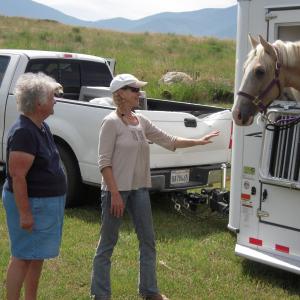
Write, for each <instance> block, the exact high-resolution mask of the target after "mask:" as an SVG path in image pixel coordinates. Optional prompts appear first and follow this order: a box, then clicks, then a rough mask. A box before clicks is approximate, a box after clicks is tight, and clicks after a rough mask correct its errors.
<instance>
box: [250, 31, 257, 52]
mask: <svg viewBox="0 0 300 300" xmlns="http://www.w3.org/2000/svg"><path fill="white" fill-rule="evenodd" d="M248 38H249V42H250V44H251V46H252V49H255V48H256V46H257V45H258V44H259V42H258V40H256V39H255V38H254V37H253V36H252V35H251V34H250V33H248Z"/></svg>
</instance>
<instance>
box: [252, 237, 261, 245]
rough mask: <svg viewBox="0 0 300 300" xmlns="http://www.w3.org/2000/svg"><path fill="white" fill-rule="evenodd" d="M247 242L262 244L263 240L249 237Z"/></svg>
mask: <svg viewBox="0 0 300 300" xmlns="http://www.w3.org/2000/svg"><path fill="white" fill-rule="evenodd" d="M249 243H250V244H253V245H256V246H262V244H263V241H262V240H259V239H255V238H249Z"/></svg>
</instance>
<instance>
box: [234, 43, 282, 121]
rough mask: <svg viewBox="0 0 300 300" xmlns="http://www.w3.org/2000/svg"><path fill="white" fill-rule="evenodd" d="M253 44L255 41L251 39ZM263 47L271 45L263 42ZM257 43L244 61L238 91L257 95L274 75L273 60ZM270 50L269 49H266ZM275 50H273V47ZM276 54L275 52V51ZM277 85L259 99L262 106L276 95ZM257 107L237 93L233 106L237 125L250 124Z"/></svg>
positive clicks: (257, 109)
mask: <svg viewBox="0 0 300 300" xmlns="http://www.w3.org/2000/svg"><path fill="white" fill-rule="evenodd" d="M251 41H252V45H253V46H254V45H255V43H256V41H255V40H251ZM264 43H265V45H264V46H265V47H268V46H270V47H272V46H271V45H269V44H268V43H267V42H265V41H264ZM264 46H262V45H261V44H259V45H258V46H257V47H256V48H255V49H253V50H252V51H251V52H250V53H249V55H248V59H247V61H246V63H245V69H244V75H243V78H242V82H241V86H240V89H239V91H242V92H243V93H245V94H248V95H250V96H251V97H252V96H253V97H257V96H258V95H260V94H261V93H262V92H263V91H264V90H265V89H266V87H267V86H268V84H269V83H270V82H271V81H272V80H273V78H274V76H275V60H274V59H273V57H272V56H270V55H269V53H268V52H267V51H266V50H265V47H264ZM268 51H269V52H270V50H269V49H268ZM273 51H274V52H275V50H274V49H273ZM275 54H276V53H275ZM278 92H279V91H278V87H277V86H274V87H273V88H271V90H270V91H268V92H267V93H266V94H265V95H264V98H263V99H260V100H261V101H262V102H263V103H264V106H267V104H268V103H270V102H271V101H272V100H274V99H275V98H276V97H277V96H278ZM258 111H259V107H258V106H257V105H254V103H253V100H251V99H249V98H248V97H246V96H244V95H237V99H236V101H235V105H234V107H233V118H234V121H235V123H236V124H237V125H244V126H247V125H250V124H251V123H252V122H253V118H254V116H255V115H256V114H257V113H258Z"/></svg>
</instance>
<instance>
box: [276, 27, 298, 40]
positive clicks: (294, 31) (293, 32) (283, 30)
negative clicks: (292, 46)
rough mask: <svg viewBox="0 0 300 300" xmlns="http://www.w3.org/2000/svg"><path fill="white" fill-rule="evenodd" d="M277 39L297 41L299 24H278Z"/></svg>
mask: <svg viewBox="0 0 300 300" xmlns="http://www.w3.org/2000/svg"><path fill="white" fill-rule="evenodd" d="M278 39H280V40H283V41H299V40H300V25H293V26H290V25H289V26H284V25H283V26H278Z"/></svg>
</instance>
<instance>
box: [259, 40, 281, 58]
mask: <svg viewBox="0 0 300 300" xmlns="http://www.w3.org/2000/svg"><path fill="white" fill-rule="evenodd" d="M259 41H260V43H261V44H262V46H263V47H264V49H265V51H266V52H267V53H268V54H269V55H270V56H271V57H273V59H274V60H276V59H277V55H276V52H275V50H274V48H273V46H272V45H271V44H270V43H269V42H267V41H266V40H265V39H264V38H263V37H262V36H261V35H259Z"/></svg>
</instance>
